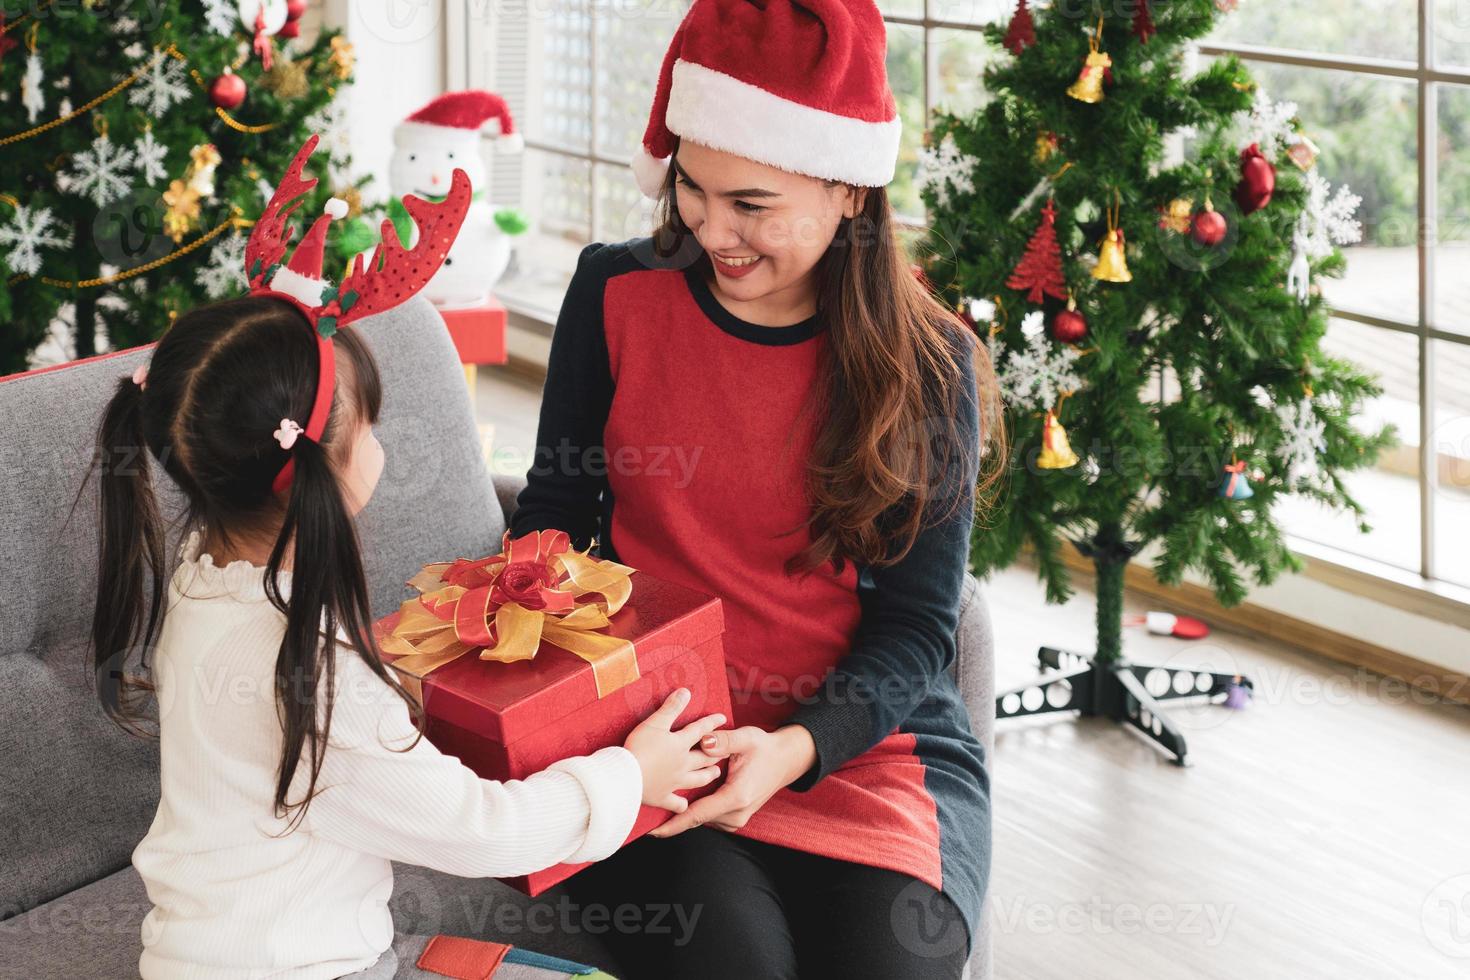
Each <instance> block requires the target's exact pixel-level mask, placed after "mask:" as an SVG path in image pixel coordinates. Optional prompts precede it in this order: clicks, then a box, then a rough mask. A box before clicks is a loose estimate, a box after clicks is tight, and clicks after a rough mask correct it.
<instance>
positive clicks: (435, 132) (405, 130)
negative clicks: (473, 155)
mask: <svg viewBox="0 0 1470 980" xmlns="http://www.w3.org/2000/svg"><path fill="white" fill-rule="evenodd" d="M479 141H480V131H479V130H478V129H460V128H459V127H457V126H440V125H437V124H436V123H422V122H412V121H410V120H407V119H405V120H404V121H403V122H401V123H399V124H398V125H396V126H394V127H393V145H394V146H405V147H413V146H447V147H450V148H453V149H457V148H459V147H461V146H474V145H475V144H476V143H478V142H479Z"/></svg>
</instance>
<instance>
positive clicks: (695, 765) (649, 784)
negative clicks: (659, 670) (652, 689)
mask: <svg viewBox="0 0 1470 980" xmlns="http://www.w3.org/2000/svg"><path fill="white" fill-rule="evenodd" d="M687 704H689V690H688V688H683V687H681V688H679V690H677V691H675V692H674V693H672V694H670V695H669V696H668V698H667V699H665V700H664V703H663V705H662V706H661V707H660V708H659V709H658V710H657V711H655V712H654V713H653V714H651V715H649V716H648V717H647V718H645V719H644V720H643V722H642V723H641V724H639V726H638V727H637V728H635V729H633V731H632V732H631V733H630V734H629V735H628V738H627V740H626V741H625V742H623V748H625V749H627V750H628V751H629V752H632V753H633V756H634V757H635V758H636V759H637V760H638V767H639V768H640V769H642V770H643V802H644V804H645V805H647V806H657V807H662V808H663V809H665V810H672V811H673V812H674V813H683V812H684V811H685V810H686V809H688V808H689V801H688V800H686V799H684V797H682V796H676V795H675V794H674V791H675V790H679V789H695V788H697V787H700V786H705V785H708V784H709V783H712V782H714V781H715V779H717V778H718V777H719V775H720V764H719V761H718V760H716V759H711V758H710V757H709V756H707V755H705V754H704V753H703V752H700V751H699V750H698V749H697V748H695V746H697V745H699V740H700V739H702V738H704V736H706V735H708V734H709V733H710V732H713V731H714V730H715V729H716V728H718V727H720V726H721V725H723V724H724V723H725V716H724V715H705V716H704V717H703V718H700V719H699V720H697V721H692V722H690V723H689V724H688V725H686V726H684V727H683V728H681V729H679V730H678V731H677V732H676V731H673V730H672V729H673V727H674V722H675V721H677V720H678V718H679V712H681V711H683V710H684V707H685V706H686V705H687Z"/></svg>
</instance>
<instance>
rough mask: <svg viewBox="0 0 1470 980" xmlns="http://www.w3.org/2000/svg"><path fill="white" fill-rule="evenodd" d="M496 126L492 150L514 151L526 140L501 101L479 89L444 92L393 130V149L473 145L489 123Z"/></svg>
mask: <svg viewBox="0 0 1470 980" xmlns="http://www.w3.org/2000/svg"><path fill="white" fill-rule="evenodd" d="M492 119H494V120H496V121H497V122H498V123H499V124H500V137H499V139H497V140H496V141H495V148H496V149H497V150H501V151H507V152H516V151H519V150H521V149H524V148H525V145H526V141H525V139H524V138H523V137H522V136H521V134H520V133H518V132H516V129H515V120H514V119H513V118H512V116H511V112H510V106H509V105H507V104H506V101H505V99H503V98H501V97H500V96H498V95H496V94H495V93H494V92H486V91H485V90H483V89H466V90H464V91H462V92H446V93H444V94H443V95H441V96H439V97H438V98H436V99H433V100H432V101H430V102H429V103H428V104H426V105H425V106H423V107H422V108H421V109H419V110H418V111H417V112H415V113H414V114H413V115H411V116H409V117H408V118H407V119H405V120H403V122H401V123H399V124H398V125H397V126H396V127H394V129H393V142H394V144H395V145H397V146H410V145H413V146H422V145H429V146H446V145H447V146H455V145H459V144H464V143H474V142H475V141H476V140H478V139H479V136H480V130H481V128H482V127H484V125H485V124H486V123H487V122H489V121H490V120H492Z"/></svg>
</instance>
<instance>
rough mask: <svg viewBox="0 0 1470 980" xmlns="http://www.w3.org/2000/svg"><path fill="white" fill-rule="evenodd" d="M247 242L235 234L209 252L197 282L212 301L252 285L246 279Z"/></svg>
mask: <svg viewBox="0 0 1470 980" xmlns="http://www.w3.org/2000/svg"><path fill="white" fill-rule="evenodd" d="M245 241H246V239H245V236H244V235H241V234H239V233H234V234H231V235H229V236H228V237H226V238H224V239H222V240H221V241H219V242H218V243H217V244H215V246H214V247H213V248H211V249H210V250H209V258H208V260H207V261H206V262H205V263H204V265H202V266H200V268H199V272H198V274H197V275H196V276H195V282H197V283H198V284H199V286H200V287H201V288H203V290H204V292H205V294H206V295H208V296H209V298H210V299H224V298H225V297H226V296H231V295H234V294H235V293H238V292H241V291H243V290H244V289H245V287H246V286H248V285H250V281H249V280H248V279H246V278H245Z"/></svg>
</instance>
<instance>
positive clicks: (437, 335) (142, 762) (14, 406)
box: [0, 299, 994, 980]
mask: <svg viewBox="0 0 1470 980" xmlns="http://www.w3.org/2000/svg"><path fill="white" fill-rule="evenodd" d="M360 329H361V330H362V332H363V333H364V334H365V335H366V337H367V338H368V339H369V341H370V343H371V344H372V346H373V348H374V350H375V351H376V354H377V358H378V361H379V363H380V365H381V367H382V373H383V381H384V390H385V399H384V411H383V418H382V422H381V425H380V426H379V436H380V439H381V440H382V443H383V445H384V447H385V449H386V453H387V468H386V470H385V472H384V476H383V480H382V483H381V484H380V486H379V488H378V491H377V493H376V494H375V496H374V497H373V499H372V502H371V503H370V504H369V506H368V507H367V509H366V510H365V511H364V512H363V514H362V516H361V522H362V526H363V536H364V539H365V541H366V542H367V543H368V551H367V556H366V559H367V570H368V576H369V581H370V584H371V588H372V596H373V607H374V613H375V615H382V614H384V613H387V612H389V611H391V610H393V609H394V608H396V607H397V605H398V603H399V602H400V601H401V600H402V599H403V597H404V596H405V594H406V593H405V589H404V586H403V584H402V583H403V581H404V579H406V578H407V577H408V576H409V575H411V574H412V573H413V572H414V571H416V570H417V569H418V568H419V567H420V566H421V565H422V564H424V563H426V562H429V561H437V560H442V559H444V558H446V557H453V556H455V555H480V554H490V553H492V552H493V551H495V550H498V546H499V542H500V538H501V533H502V531H503V529H504V527H505V515H506V514H507V513H508V512H509V511H510V510H511V509H513V508H514V506H515V495H516V493H517V491H518V489H519V487H520V485H521V483H522V480H521V479H519V478H515V477H510V478H500V477H496V478H495V479H494V480H493V481H492V477H491V475H490V473H489V472H488V471H487V468H486V466H485V464H484V462H483V457H482V454H481V448H480V443H479V437H478V432H477V429H476V426H475V423H474V420H473V417H472V411H471V407H470V403H469V399H468V396H467V393H466V391H465V386H464V380H463V375H462V373H461V370H460V366H459V363H458V360H457V358H456V356H455V353H454V349H453V347H452V345H451V344H450V341H449V338H448V336H447V334H446V332H445V330H444V328H443V323H442V320H441V319H440V318H439V315H438V314H437V313H436V312H435V311H434V309H433V307H431V306H430V305H429V304H428V303H427V302H425V301H423V300H422V299H418V300H414V301H412V302H410V303H408V304H405V305H404V306H402V307H400V308H398V309H397V310H394V311H392V312H389V313H385V314H382V315H380V316H378V317H374V318H372V319H371V320H368V321H364V322H363V323H362V324H361V325H360ZM147 356H148V351H147V350H135V351H126V352H122V353H119V354H115V355H107V356H103V357H100V358H94V359H91V360H88V361H83V362H79V363H77V364H73V365H68V366H65V367H63V368H60V369H56V370H50V371H45V372H39V373H32V374H28V375H19V376H16V377H13V378H10V379H5V380H0V569H3V570H4V582H3V585H0V692H3V698H4V700H3V706H0V787H3V790H0V827H4V828H5V832H4V833H3V834H0V872H3V873H0V978H15V980H76V978H93V977H96V978H106V980H114V978H124V977H135V976H136V975H137V960H138V955H139V952H140V949H141V945H140V940H139V927H140V923H141V921H142V918H143V915H144V913H145V912H146V911H147V909H148V907H149V904H148V898H147V895H146V893H145V891H144V888H143V885H142V883H141V881H140V880H139V878H138V876H137V874H136V873H135V872H134V871H133V869H132V866H131V864H130V856H131V853H132V850H133V848H134V846H135V845H136V844H137V842H138V841H139V840H140V839H141V838H142V836H143V834H144V833H145V832H146V831H147V829H148V826H149V824H150V822H151V821H152V818H153V813H154V809H155V807H156V805H157V802H158V749H157V743H156V742H151V741H145V740H140V739H137V738H134V737H131V736H129V735H127V734H125V733H124V732H122V731H121V730H119V729H118V728H116V727H115V726H113V725H112V724H111V723H110V722H108V721H107V720H106V719H105V718H104V716H103V714H102V712H101V710H100V708H99V707H98V704H97V701H96V698H95V696H94V695H93V693H92V687H91V683H90V679H89V676H88V673H89V670H88V667H87V657H88V651H87V630H88V622H89V617H90V615H91V605H90V603H91V601H92V596H93V592H92V589H93V568H92V565H93V562H94V560H95V554H96V542H95V511H94V508H95V493H94V490H95V487H94V486H93V485H90V484H89V486H88V491H87V493H85V494H84V495H83V497H82V498H81V500H80V502H79V503H78V505H77V507H76V510H75V512H74V513H73V514H71V516H70V519H69V520H68V512H69V510H70V508H71V503H72V499H73V496H74V495H75V493H76V490H77V487H78V486H79V484H80V483H81V479H82V475H83V473H84V472H85V470H86V468H87V466H88V464H89V462H90V458H91V452H92V450H91V446H92V438H93V432H94V427H95V425H96V422H97V419H98V417H99V415H100V413H101V411H102V407H103V405H104V404H105V402H106V400H107V399H108V398H109V397H110V392H111V390H112V387H113V384H114V382H115V381H116V379H118V378H120V377H124V376H126V375H128V374H130V373H131V372H132V371H133V369H134V367H135V366H136V365H137V364H138V363H139V362H140V361H141V360H143V359H145V358H146V357H147ZM164 499H165V502H166V504H167V505H168V506H169V507H171V508H176V505H177V501H178V497H177V494H176V492H175V491H174V490H173V488H172V487H168V488H166V489H165V490H164ZM177 541H178V532H177V530H176V531H175V532H174V534H173V535H172V537H171V546H176V545H177ZM170 553H171V554H172V553H173V547H171V549H170ZM960 639H961V642H960V657H959V663H958V665H957V674H958V679H959V681H960V684H961V686H962V688H963V689H964V691H965V696H966V700H967V702H968V703H969V705H970V710H971V713H972V717H973V720H974V725H975V728H976V731H977V733H978V734H979V735H980V736H981V737H982V739H983V740H984V743H985V746H986V752H987V758H990V757H991V755H992V753H993V735H992V723H993V718H994V704H993V697H994V696H993V658H992V649H991V634H990V624H989V619H988V616H987V613H986V610H985V604H984V600H983V598H982V597H981V594H980V590H979V586H978V585H977V583H976V582H975V581H974V579H973V578H972V579H970V580H969V581H968V583H967V587H966V595H965V611H964V616H963V625H962V627H961V637H960ZM396 871H397V884H396V887H395V891H394V895H393V899H392V905H393V908H394V913H395V920H396V922H397V925H398V927H399V929H400V931H405V932H416V933H426V934H432V933H437V932H448V933H456V934H461V935H471V936H481V937H483V938H487V939H495V940H498V941H502V942H509V943H514V944H516V945H521V946H525V947H527V948H531V949H539V950H542V951H544V952H547V953H551V954H555V955H561V956H565V957H568V958H571V959H575V960H580V961H583V962H591V963H597V964H599V965H604V966H606V967H608V968H609V969H610V970H612V971H613V972H616V964H615V963H613V962H612V960H611V957H610V956H608V954H607V952H606V950H605V949H604V948H603V947H602V945H601V943H600V941H599V939H598V937H597V935H595V934H594V933H593V932H592V930H591V929H587V930H583V929H579V928H573V929H571V930H567V929H562V928H559V926H560V923H561V922H562V921H563V919H564V917H561V916H559V915H558V914H556V909H557V902H558V899H559V897H560V893H559V892H557V891H552V892H549V893H547V894H546V895H543V896H541V897H540V898H539V899H535V900H532V899H527V898H526V897H525V896H523V895H521V894H519V893H518V892H515V891H512V890H511V889H510V888H508V887H506V886H504V885H502V884H500V883H499V882H496V881H493V880H490V881H487V880H475V879H465V878H456V877H453V876H450V875H445V874H442V873H439V872H435V871H430V870H427V869H423V868H416V867H411V866H399V867H398V868H397V869H396ZM538 905H544V906H547V908H542V909H540V911H539V912H538V911H537V910H536V908H535V907H536V906H538ZM989 926H990V915H989V914H988V910H987V914H986V915H985V917H984V922H983V923H982V932H981V934H980V936H979V937H978V941H977V943H976V946H975V954H974V957H973V959H972V963H971V967H972V974H971V975H972V977H973V978H975V980H979V978H988V977H989V976H990V974H991V966H990V963H991V960H990V956H991V943H990V935H989V931H990V930H989Z"/></svg>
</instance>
